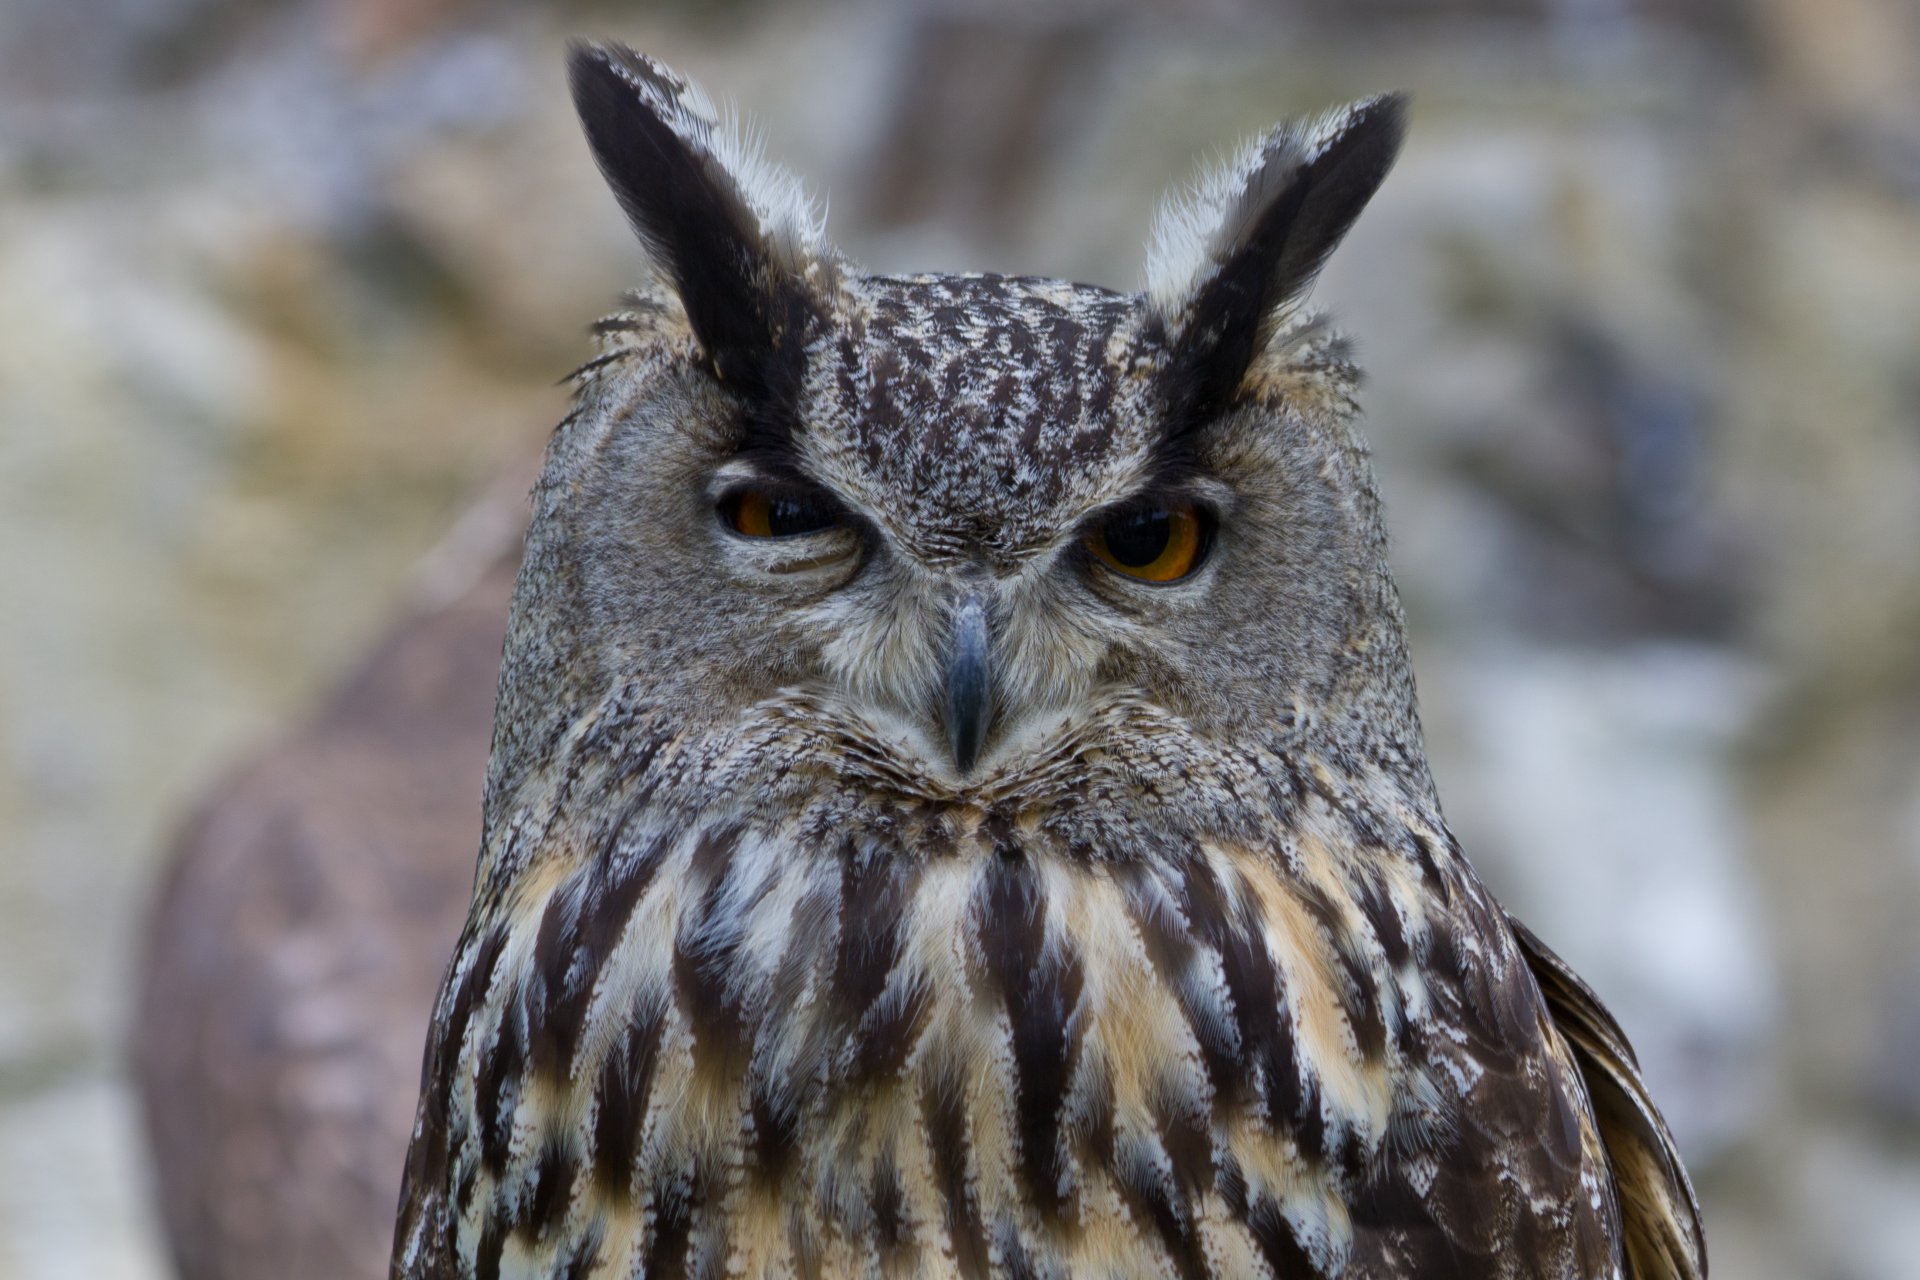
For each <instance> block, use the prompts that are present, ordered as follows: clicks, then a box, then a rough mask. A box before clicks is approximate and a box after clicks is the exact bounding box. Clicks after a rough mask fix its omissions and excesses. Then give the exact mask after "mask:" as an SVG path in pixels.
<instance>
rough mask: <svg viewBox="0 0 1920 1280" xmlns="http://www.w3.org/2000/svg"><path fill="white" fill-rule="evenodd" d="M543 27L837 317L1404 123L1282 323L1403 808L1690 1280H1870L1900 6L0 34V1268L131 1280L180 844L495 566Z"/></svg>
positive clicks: (1887, 1072) (1919, 764)
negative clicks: (1616, 1036) (823, 248)
mask: <svg viewBox="0 0 1920 1280" xmlns="http://www.w3.org/2000/svg"><path fill="white" fill-rule="evenodd" d="M573 33H586V34H596V35H613V36H619V37H621V38H624V39H627V40H629V41H630V42H631V43H634V44H636V45H638V46H639V47H641V48H643V49H646V50H648V51H649V52H653V53H656V54H658V55H660V56H662V57H663V58H665V59H667V60H668V61H670V62H671V63H673V64H674V65H676V66H678V67H680V68H682V69H684V70H686V71H688V72H690V73H692V74H693V75H695V76H696V77H697V78H699V79H701V80H703V81H704V82H705V83H706V84H707V85H708V86H709V87H711V88H712V89H714V90H715V91H716V93H720V94H725V95H728V96H730V97H732V98H733V99H734V100H735V101H736V102H737V104H738V105H739V107H740V108H741V110H742V111H743V112H744V113H745V114H746V115H747V116H748V117H750V118H751V119H752V120H754V121H757V122H758V124H759V126H760V127H761V129H762V130H763V131H764V133H765V134H766V136H767V139H768V141H769V147H770V150H771V151H772V152H773V153H774V154H775V155H777V156H779V157H781V158H783V159H784V160H786V161H788V162H789V163H791V164H792V165H794V166H795V167H797V168H798V169H800V170H801V171H802V172H803V173H805V174H807V175H808V176H809V178H810V179H811V181H812V185H813V186H814V187H815V188H816V190H820V191H822V192H824V193H825V194H827V195H828V196H829V197H830V203H831V208H832V222H831V224H832V227H833V230H834V232H835V233H836V235H837V236H838V238H839V240H840V241H841V243H842V244H844V245H845V246H846V247H847V248H848V249H849V250H850V251H851V252H852V253H853V254H854V255H855V256H856V257H858V258H860V259H862V260H863V261H865V262H867V263H869V264H871V265H873V266H875V267H879V268H917V267H928V266H947V267H972V268H991V269H999V270H1009V271H1020V272H1037V273H1046V274H1058V275H1067V276H1073V277H1078V278H1082V279H1090V280H1095V281H1099V282H1102V283H1108V284H1113V285H1119V286H1129V285H1132V284H1134V283H1136V282H1137V280H1138V278H1139V270H1140V268H1139V262H1140V255H1139V247H1140V245H1141V244H1142V243H1143V241H1144V238H1145V232H1146V228H1147V225H1148V222H1149V218H1150V214H1151V210H1152V205H1153V202H1154V199H1155V198H1156V196H1157V194H1158V193H1159V192H1160V191H1161V190H1162V189H1163V188H1164V187H1166V186H1167V185H1169V184H1170V183H1171V182H1173V181H1175V180H1177V179H1178V178H1179V177H1181V176H1182V175H1184V174H1186V173H1188V172H1190V170H1191V166H1192V164H1193V162H1194V161H1195V160H1196V159H1198V158H1201V157H1203V156H1205V155H1208V154H1213V153H1218V152H1219V151H1221V150H1223V149H1225V148H1226V147H1227V146H1228V145H1229V144H1230V143H1231V142H1233V141H1234V140H1236V139H1238V138H1240V137H1242V136H1244V135H1246V134H1247V133H1250V132H1252V131H1254V130H1257V129H1259V128H1261V127H1263V126H1265V125H1266V124H1268V123H1270V122H1272V121H1273V120H1274V119H1276V118H1278V117H1280V116H1283V115H1287V114H1291V113H1297V112H1301V111H1305V110H1312V109H1316V108H1319V107H1322V106H1325V105H1328V104H1330V103H1333V102H1336V101H1339V100H1343V99H1346V98H1350V97H1354V96H1359V95H1361V94H1363V93H1367V92H1372V91H1376V90H1379V89H1382V88H1389V87H1401V88H1407V89H1411V90H1412V91H1413V92H1414V93H1415V95H1416V106H1415V115H1414V121H1415V124H1414V131H1413V134H1412V137H1411V140H1410V144H1409V146H1408V148H1407V151H1406V153H1405V156H1404V158H1403V160H1402V163H1401V165H1400V168H1399V170H1398V171H1397V172H1396V174H1395V175H1394V176H1393V178H1392V179H1391V180H1390V181H1389V182H1388V184H1387V186H1386V188H1385V190H1384V191H1383V193H1382V195H1381V196H1380V198H1379V200H1378V201H1377V203H1376V204H1375V206H1374V208H1373V210H1372V211H1371V212H1370V213H1369V214H1368V215H1367V216H1366V217H1365V218H1364V219H1363V220H1362V221H1361V224H1360V226H1359V228H1358V229H1357V230H1356V232H1355V233H1354V235H1353V237H1352V238H1351V240H1350V241H1349V243H1348V246H1347V248H1346V250H1345V251H1344V252H1343V253H1342V254H1341V255H1339V256H1338V257H1336V259H1335V261H1334V264H1333V266H1332V268H1331V269H1330V270H1329V271H1328V273H1327V275H1326V276H1325V278H1324V279H1323V280H1322V282H1321V284H1320V286H1319V289H1318V294H1317V297H1318V299H1319V300H1320V301H1321V302H1322V303H1324V304H1326V305H1328V306H1330V307H1332V308H1334V309H1335V310H1336V311H1337V312H1338V314H1339V316H1340V318H1341V321H1342V324H1343V326H1344V327H1345V328H1347V329H1348V330H1349V331H1351V332H1353V333H1355V334H1357V335H1358V337H1359V340H1360V346H1361V351H1362V353H1363V358H1364V359H1365V361H1366V363H1367V364H1368V366H1369V367H1370V369H1371V371H1372V381H1371V384H1370V391H1369V393H1368V400H1369V410H1370V414H1371V420H1372V429H1371V431H1372V438H1373V440H1374V442H1375V445H1376V447H1377V452H1378V457H1379V466H1380V471H1381V479H1382V484H1383V487H1384V489H1385V491H1386V494H1387V498H1388V502H1389V506H1390V511H1391V513H1392V515H1393V519H1394V526H1395V534H1396V537H1397V560H1398V564H1399V571H1400V579H1401V585H1402V588H1403V591H1404V592H1405V594H1406V597H1407V601H1408V606H1409V611H1410V614H1411V617H1412V624H1413V629H1414V639H1415V647H1416V652H1417V654H1418V657H1419V666H1420V673H1419V674H1420V677H1421V682H1422V691H1423V694H1424V698H1425V706H1426V716H1427V721H1428V729H1429V733H1430V736H1431V739H1432V746H1433V750H1434V756H1435V763H1436V770H1437V772H1438V774H1439V776H1440V781H1441V787H1442V791H1443V794H1445V795H1446V796H1447V798H1448V802H1449V813H1450V816H1451V818H1452V820H1453V822H1454V825H1455V827H1456V828H1457V829H1458V831H1459V832H1460V834H1461V836H1462V838H1463V839H1464V840H1465V842H1466V844H1467V847H1468V849H1469V850H1470V851H1471V852H1472V853H1473V855H1474V856H1475V858H1476V860H1477V861H1478V863H1479V864H1480V866H1481V867H1482V868H1483V870H1484V872H1485V874H1486V876H1487V878H1488V879H1489V880H1491V881H1492V882H1493V883H1494V885H1495V887H1496V889H1497V890H1498V891H1500V892H1501V893H1502V894H1503V896H1504V897H1505V898H1506V899H1507V900H1508V902H1509V903H1510V904H1511V905H1512V906H1513V907H1514V908H1515V910H1516V911H1517V912H1518V913H1519V914H1520V915H1522V916H1523V917H1525V918H1527V919H1528V920H1529V921H1530V922H1531V923H1532V924H1533V925H1534V926H1535V927H1536V928H1537V929H1538V930H1539V931H1540V932H1541V933H1542V934H1544V935H1545V936H1546V937H1548V938H1549V939H1551V940H1552V941H1553V942H1554V943H1555V945H1556V946H1557V947H1559V949H1560V950H1562V951H1563V952H1564V953H1565V954H1566V955H1567V957H1568V958H1569V959H1570V960H1571V961H1573V962H1574V964H1575V965H1576V966H1577V967H1579V968H1580V969H1581V970H1582V972H1584V973H1585V974H1586V975H1587V976H1588V977H1589V979H1590V980H1591V981H1592V982H1593V983H1594V985H1595V986H1596V987H1597V988H1598V989H1599V991H1600V992H1601V994H1602V995H1603V996H1605V997H1606V998H1607V999H1608V1000H1609V1001H1610V1002H1611V1003H1612V1004H1613V1006H1614V1008H1615V1009H1616V1010H1617V1012H1618V1013H1619V1014H1620V1017H1621V1020H1622V1022H1623V1023H1624V1024H1625V1025H1626V1027H1627V1029H1628V1030H1629V1032H1630V1033H1631V1034H1632V1035H1633V1037H1634V1039H1635V1041H1636V1043H1637V1044H1638V1045H1639V1046H1640V1048H1641V1052H1642V1057H1643V1059H1644V1060H1645V1062H1646V1065H1647V1068H1648V1071H1649V1074H1650V1075H1651V1076H1652V1077H1653V1081H1654V1088H1655V1092H1656V1095H1657V1096H1659V1097H1660V1098H1662V1099H1663V1100H1665V1102H1666V1105H1667V1107H1668V1110H1669V1114H1670V1115H1671V1117H1672V1119H1673V1122H1674V1125H1675V1128H1676V1129H1677V1130H1678V1132H1679V1134H1680V1136H1681V1139H1682V1144H1683V1146H1684V1147H1685V1148H1686V1149H1687V1151H1688V1152H1689V1154H1690V1160H1691V1163H1692V1165H1693V1168H1694V1169H1695V1171H1696V1176H1697V1178H1698V1181H1699V1182H1700V1184H1701V1191H1702V1194H1703V1198H1704V1200H1705V1204H1706V1212H1707V1226H1708V1238H1709V1241H1710V1244H1711V1246H1712V1249H1713V1254H1714V1261H1715V1273H1716V1274H1717V1275H1719V1276H1722V1277H1728V1278H1738V1277H1759V1278H1763V1280H1764V1278H1770V1277H1782V1278H1786V1277H1816V1278H1828V1277H1831V1278H1833V1280H1854V1278H1856V1277H1857V1278H1860V1280H1869V1278H1874V1280H1877V1278H1882V1277H1885V1278H1894V1277H1915V1276H1920V925H1916V924H1915V921H1916V918H1920V10H1915V9H1914V8H1913V7H1912V6H1911V5H1910V4H1908V3H1905V2H1904V0H1761V2H1760V3H1755V4H1738V3H1735V0H1436V2H1435V3H1427V4H1420V3H1416V2H1415V0H1347V2H1342V0H1286V2H1284V3H1277V4H1273V5H1270V6H1269V5H1255V4H1252V3H1237V2H1235V0H1188V2H1185V3H1182V2H1180V0H1161V2H1159V3H1155V2H1153V0H1137V2H1135V3H1123V2H1122V0H1110V2H1101V0H1076V2H1073V3H1053V4H1030V3H1028V4H1023V3H1018V0H1005V3H995V2H994V0H952V2H950V3H945V2H943V3H933V2H922V3H896V4H881V3H878V2H874V3H867V4H842V5H826V4H814V5H806V6H792V7H774V6H771V5H767V4H755V3H748V2H746V0H733V2H730V3H709V4H694V3H687V4H684V5H679V6H673V5H668V6H661V7H641V6H632V7H622V6H617V5H614V4H611V3H605V4H595V5H589V4H577V3H576V4H561V5H553V6H547V7H536V6H532V5H527V4H509V3H506V2H505V0H10V2H9V3H8V4H7V5H6V6H5V7H4V9H0V1280H28V1278H31V1280H53V1278H55V1277H69V1276H71V1277H85V1278H88V1280H107V1278H111V1280H120V1278H125V1280H136V1278H138V1280H149V1278H157V1277H161V1276H164V1275H166V1274H168V1272H167V1269H166V1263H165V1253H164V1249H163V1246H162V1244H161V1241H160V1236H159V1231H158V1227H157V1219H156V1216H155V1211H154V1209H153V1208H152V1204H153V1199H154V1196H153V1188H152V1186H151V1175H150V1173H149V1170H148V1165H147V1162H146V1156H145V1152H144V1149H143V1146H142V1136H141V1129H140V1126H139V1123H138V1117H137V1115H136V1108H135V1106H134V1103H133V1100H132V1093H131V1090H130V1086H129V1081H128V1071H127V1067H126V1062H127V1053H126V1047H125V1046H126V1027H127V1025H128V1021H129V1017H130V1004H131V1000H132V996H131V993H132V992H133V991H134V990H135V988H136V986H137V976H138V975H137V968H138V966H139V963H140V955H141V950H140V940H141V936H142V930H143V920H144V913H145V911H146V908H147V906H148V903H149V902H150V900H151V898H152V896H153V894H154V892H155V889H156V885H157V884H158V883H159V878H160V876H161V873H162V869H163V865H164V862H165V858H166V854H167V850H168V849H169V846H170V843H171V841H172V839H173V837H174V835H175V833H176V832H177V831H178V830H179V829H180V828H181V826H182V824H183V822H184V821H185V820H186V818H187V815H188V814H189V813H191V812H192V811H193V809H194V807H195V805H196V801H197V800H198V799H199V798H200V797H201V796H203V795H205V794H206V793H207V792H208V790H209V788H210V787H212V786H214V785H215V784H216V783H217V781H218V780H219V779H220V778H222V777H223V776H225V775H227V774H228V773H229V772H230V771H231V770H233V769H235V768H236V767H239V766H241V765H242V764H244V763H245V762H247V761H249V760H251V759H253V758H256V757H257V756H258V755H259V753H260V752H261V751H262V749H263V748H264V746H265V744H267V743H269V742H270V741H272V740H273V739H274V738H275V737H276V736H277V735H279V734H282V733H284V732H286V731H287V730H288V728H289V727H290V726H292V725H295V724H298V723H300V722H301V721H302V720H303V719H305V718H306V717H308V716H309V715H311V714H313V713H314V711H315V710H316V708H319V707H320V706H322V705H323V704H324V702H325V701H326V699H327V696H328V694H329V691H330V690H331V689H332V688H333V687H334V686H335V685H336V683H337V682H338V681H339V679H340V678H341V677H342V674H343V673H344V672H345V671H347V670H348V669H349V667H350V665H351V664H352V663H353V662H354V660H355V659H356V657H357V656H358V655H359V654H360V653H362V652H363V651H364V650H366V649H367V647H368V646H369V645H370V644H372V643H373V642H374V641H375V639H376V638H377V637H378V636H379V635H381V633H382V632H383V630H384V628H385V626H386V624H387V623H388V622H389V620H391V619H392V618H394V617H395V616H397V615H399V614H401V613H404V612H406V611H407V610H409V609H412V608H417V607H419V605H420V603H421V602H422V601H431V600H434V599H436V598H440V597H443V596H444V595H445V594H446V592H448V591H450V590H454V589H456V588H457V586H458V583H459V582H460V581H463V580H464V579H463V576H462V575H466V574H470V573H471V571H472V565H473V564H474V563H476V562H484V560H485V558H486V556H487V555H488V554H490V553H491V550H492V549H494V548H497V547H498V546H499V545H501V543H502V540H503V539H506V540H508V541H510V540H511V537H512V530H513V515H512V506H513V504H512V503H511V502H509V503H508V504H507V508H506V509H507V511H508V514H507V515H506V516H504V517H503V516H501V515H500V511H501V507H500V504H499V503H498V502H497V501H496V502H494V503H491V504H485V503H483V504H482V505H481V506H480V507H479V508H477V509H476V508H474V507H473V506H472V504H473V502H474V501H475V497H476V495H478V494H480V493H482V492H483V491H485V490H486V489H487V488H488V486H489V485H494V486H495V487H496V488H497V486H498V484H500V483H510V484H511V485H518V484H521V483H523V482H521V481H519V480H514V481H511V482H502V481H500V480H499V477H502V476H516V475H518V474H520V473H519V472H518V471H517V470H516V469H517V468H523V467H524V465H525V460H526V459H527V458H528V457H529V456H530V455H531V454H532V453H533V452H535V451H537V449H538V447H539V444H540V442H541V440H542V439H543V438H544V436H545V433H546V431H547V430H548V428H549V426H550V424H551V423H552V422H553V421H555V420H556V419H557V418H558V417H559V415H560V413H561V412H562V405H563V399H564V393H563V392H562V391H561V390H559V389H557V388H556V387H555V386H554V385H553V384H554V380H555V379H556V378H557V377H558V376H559V375H560V374H562V373H563V372H565V370H566V369H568V368H569V367H570V366H571V365H573V364H574V363H577V362H578V361H579V360H581V359H583V358H585V356H586V355H588V354H589V353H590V347H589V343H588V341H587V338H586V336H585V326H586V323H587V322H588V321H589V320H591V319H592V318H593V317H594V316H595V315H596V314H598V313H599V312H601V311H603V310H607V309H610V308H611V306H612V305H613V304H614V302H615V299H616V297H617V295H618V293H619V292H620V290H621V289H622V288H623V287H625V286H626V285H628V284H630V283H632V282H634V280H635V279H636V276H637V273H638V272H639V270H640V269H641V267H640V259H639V255H638V252H637V251H636V249H635V248H634V246H633V245H632V243H631V242H630V240H629V238H628V236H627V234H626V231H625V229H624V227H623V226H622V224H621V222H620V220H619V217H618V214H617V212H616V210H615V208H614V205H613V203H612V201H611V200H610V199H609V198H608V197H607V196H606V195H605V194H604V192H603V190H602V188H601V187H600V184H599V181H598V178H597V176H596V175H595V173H594V171H593V168H592V165H591V163H590V161H589V160H588V157H587V154H586V150H585V148H584V145H583V144H582V143H581V142H580V141H579V139H578V136H577V133H576V130H575V127H574V124H573V121H572V119H571V115H570V110H569V107H568V105H567V101H566V94H565V86H564V77H563V72H562V63H561V49H562V47H563V42H564V39H565V37H566V36H567V35H569V34H573ZM476 510H477V514H473V512H475V511H476ZM463 512H468V513H469V515H468V516H467V518H466V519H465V520H464V521H463V520H462V518H461V517H462V513H463ZM450 531H452V532H451V533H450ZM449 584H452V585H449ZM478 787H479V780H478V778H477V776H476V778H475V779H474V782H473V790H474V805H475V812H476V814H477V805H478Z"/></svg>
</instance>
